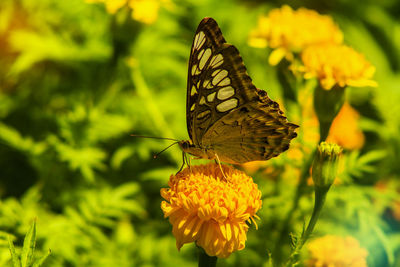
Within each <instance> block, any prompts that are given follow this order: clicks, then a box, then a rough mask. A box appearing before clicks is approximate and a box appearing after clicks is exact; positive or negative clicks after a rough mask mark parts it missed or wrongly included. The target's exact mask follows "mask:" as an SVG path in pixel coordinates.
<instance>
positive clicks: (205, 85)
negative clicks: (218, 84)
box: [203, 80, 210, 89]
mask: <svg viewBox="0 0 400 267" xmlns="http://www.w3.org/2000/svg"><path fill="white" fill-rule="evenodd" d="M209 84H210V80H204V82H203V88H207V89H210V88H209V87H208V86H209Z"/></svg>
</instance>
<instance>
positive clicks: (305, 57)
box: [300, 44, 377, 90]
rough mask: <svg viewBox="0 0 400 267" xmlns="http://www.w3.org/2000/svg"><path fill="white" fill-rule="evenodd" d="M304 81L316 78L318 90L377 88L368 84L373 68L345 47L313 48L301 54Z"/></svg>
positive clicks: (320, 46)
mask: <svg viewBox="0 0 400 267" xmlns="http://www.w3.org/2000/svg"><path fill="white" fill-rule="evenodd" d="M301 60H302V62H303V65H304V66H302V67H301V69H300V71H303V72H304V78H306V79H309V78H314V77H316V78H318V80H319V82H320V84H321V86H322V88H324V89H326V90H330V89H331V88H332V87H333V86H335V85H337V86H340V87H345V86H347V85H349V86H355V87H360V86H377V83H376V82H375V81H374V80H372V76H373V75H374V72H375V67H374V66H372V65H371V64H370V63H369V62H368V61H367V60H366V59H365V58H364V55H362V54H360V53H358V52H356V51H355V50H354V49H353V48H351V47H349V46H346V45H332V44H325V45H314V46H309V47H307V48H306V49H305V50H304V51H303V52H302V53H301Z"/></svg>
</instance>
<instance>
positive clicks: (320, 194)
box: [285, 187, 329, 267]
mask: <svg viewBox="0 0 400 267" xmlns="http://www.w3.org/2000/svg"><path fill="white" fill-rule="evenodd" d="M328 190H329V187H328V188H327V189H326V190H315V202H314V209H313V213H312V215H311V218H310V221H309V222H308V225H307V228H306V230H305V231H304V232H303V233H302V235H301V237H300V240H299V241H298V242H297V243H296V247H295V248H294V249H293V251H292V253H291V254H290V257H289V260H288V261H287V263H286V265H285V266H287V267H289V266H293V265H294V264H295V263H296V262H297V261H298V255H299V254H300V251H301V249H302V248H303V246H304V244H305V243H306V242H307V239H308V238H309V237H310V235H311V234H312V232H313V230H314V228H315V225H316V223H317V221H318V218H319V214H320V213H321V210H322V207H323V206H324V203H325V199H326V193H327V192H328Z"/></svg>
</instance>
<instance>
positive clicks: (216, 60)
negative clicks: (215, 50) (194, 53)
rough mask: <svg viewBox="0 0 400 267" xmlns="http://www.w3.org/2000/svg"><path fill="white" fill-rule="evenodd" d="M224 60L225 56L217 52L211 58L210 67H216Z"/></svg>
mask: <svg viewBox="0 0 400 267" xmlns="http://www.w3.org/2000/svg"><path fill="white" fill-rule="evenodd" d="M223 62H224V57H223V56H222V55H221V54H217V55H215V56H213V57H212V58H211V61H210V68H216V67H218V66H220V65H221V64H222V63H223Z"/></svg>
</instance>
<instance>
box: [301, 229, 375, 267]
mask: <svg viewBox="0 0 400 267" xmlns="http://www.w3.org/2000/svg"><path fill="white" fill-rule="evenodd" d="M308 250H309V252H310V259H309V260H308V261H307V264H306V265H307V266H309V267H325V266H326V267H367V261H366V258H367V255H368V251H367V250H366V249H364V248H361V247H360V244H359V242H358V240H357V239H355V238H353V237H351V236H348V237H345V238H343V237H339V236H333V235H326V236H324V237H321V238H317V239H315V240H313V241H311V242H310V243H309V244H308Z"/></svg>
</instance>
